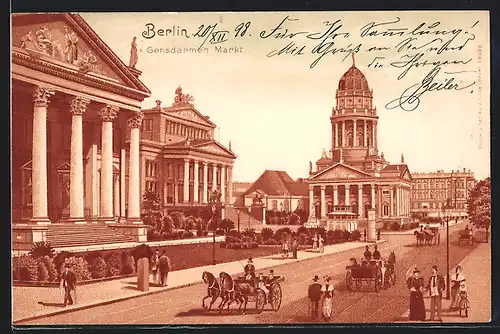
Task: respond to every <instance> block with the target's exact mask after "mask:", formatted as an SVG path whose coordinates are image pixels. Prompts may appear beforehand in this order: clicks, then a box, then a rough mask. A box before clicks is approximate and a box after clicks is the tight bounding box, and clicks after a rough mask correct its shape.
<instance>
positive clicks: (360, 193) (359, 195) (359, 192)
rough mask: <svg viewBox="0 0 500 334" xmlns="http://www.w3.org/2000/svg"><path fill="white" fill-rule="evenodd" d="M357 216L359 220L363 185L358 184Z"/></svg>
mask: <svg viewBox="0 0 500 334" xmlns="http://www.w3.org/2000/svg"><path fill="white" fill-rule="evenodd" d="M358 214H359V217H360V218H363V217H364V215H363V185H362V184H358Z"/></svg>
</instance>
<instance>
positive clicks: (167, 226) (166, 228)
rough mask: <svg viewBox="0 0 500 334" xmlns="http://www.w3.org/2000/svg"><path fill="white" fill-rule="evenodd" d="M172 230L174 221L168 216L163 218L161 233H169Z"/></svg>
mask: <svg viewBox="0 0 500 334" xmlns="http://www.w3.org/2000/svg"><path fill="white" fill-rule="evenodd" d="M173 228H174V221H173V220H172V218H171V217H170V216H165V217H163V230H162V232H166V233H170V232H172V229H173Z"/></svg>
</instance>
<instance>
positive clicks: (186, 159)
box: [182, 158, 191, 163]
mask: <svg viewBox="0 0 500 334" xmlns="http://www.w3.org/2000/svg"><path fill="white" fill-rule="evenodd" d="M182 160H183V161H184V163H186V162H187V163H189V162H190V161H191V159H188V158H184V159H182Z"/></svg>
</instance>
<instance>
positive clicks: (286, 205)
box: [283, 199, 290, 212]
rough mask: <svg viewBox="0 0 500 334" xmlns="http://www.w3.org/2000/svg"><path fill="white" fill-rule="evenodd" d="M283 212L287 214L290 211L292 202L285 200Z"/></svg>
mask: <svg viewBox="0 0 500 334" xmlns="http://www.w3.org/2000/svg"><path fill="white" fill-rule="evenodd" d="M283 210H285V211H286V212H288V211H290V200H288V199H285V200H284V201H283Z"/></svg>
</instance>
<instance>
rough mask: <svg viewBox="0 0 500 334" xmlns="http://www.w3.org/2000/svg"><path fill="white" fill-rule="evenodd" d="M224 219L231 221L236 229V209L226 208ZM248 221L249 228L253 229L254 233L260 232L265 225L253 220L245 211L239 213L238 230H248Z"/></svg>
mask: <svg viewBox="0 0 500 334" xmlns="http://www.w3.org/2000/svg"><path fill="white" fill-rule="evenodd" d="M225 210H226V217H225V218H226V219H231V220H232V221H233V222H234V227H235V228H237V227H238V209H235V208H233V207H230V206H228V207H226V208H225ZM249 219H250V228H253V229H254V230H255V232H260V230H262V229H263V228H264V227H266V225H264V224H262V223H261V222H260V221H258V220H257V219H255V218H254V217H253V216H251V215H250V214H249V213H248V212H246V211H241V213H240V229H241V231H244V230H246V229H247V228H248V225H249V223H248V220H249Z"/></svg>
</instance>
